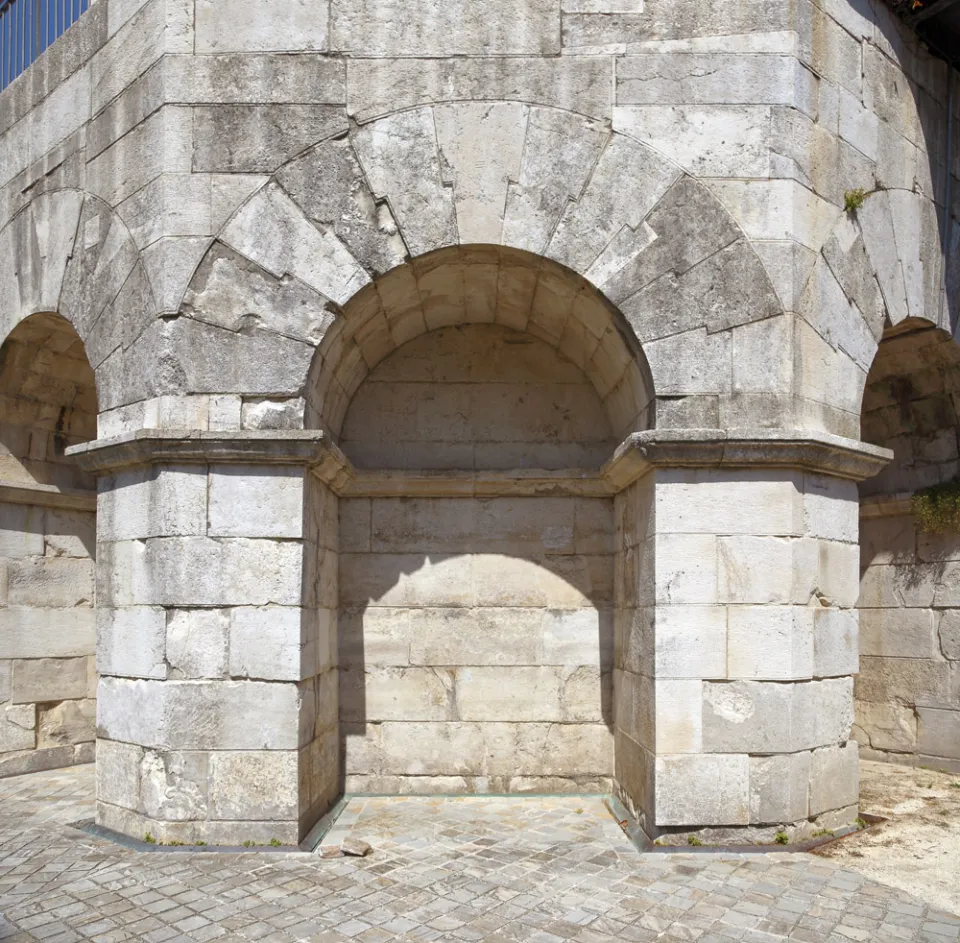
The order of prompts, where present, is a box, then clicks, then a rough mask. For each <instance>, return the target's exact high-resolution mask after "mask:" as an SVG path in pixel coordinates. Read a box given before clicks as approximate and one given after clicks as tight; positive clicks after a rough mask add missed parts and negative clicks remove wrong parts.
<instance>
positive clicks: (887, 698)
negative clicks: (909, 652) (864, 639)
mask: <svg viewBox="0 0 960 943" xmlns="http://www.w3.org/2000/svg"><path fill="white" fill-rule="evenodd" d="M950 667H951V666H950V662H946V661H926V660H924V659H921V658H888V657H886V656H875V655H863V656H862V657H861V658H860V674H859V676H858V677H857V698H858V700H861V701H870V702H872V703H880V704H883V703H895V704H904V705H913V704H918V703H932V704H936V703H944V702H948V701H949V699H950V698H951V697H953V696H954V695H953V688H952V683H953V681H952V679H951V672H950Z"/></svg>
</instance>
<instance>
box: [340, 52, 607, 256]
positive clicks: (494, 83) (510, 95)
mask: <svg viewBox="0 0 960 943" xmlns="http://www.w3.org/2000/svg"><path fill="white" fill-rule="evenodd" d="M611 79H612V76H611V72H610V64H609V63H608V62H603V61H601V60H599V59H560V58H552V59H538V58H526V57H519V56H510V57H499V56H485V57H476V58H474V57H470V58H460V57H456V58H434V57H433V56H431V57H430V58H426V59H404V58H401V59H393V58H381V57H377V58H373V59H353V60H351V62H350V70H349V86H348V111H349V112H350V114H351V116H352V117H353V118H354V119H355V120H357V121H358V122H360V123H365V122H367V121H368V120H370V119H371V118H376V117H380V116H381V115H386V114H391V113H393V112H395V111H400V110H402V109H406V108H412V107H415V106H417V105H430V104H434V103H436V102H444V101H491V100H492V101H503V100H507V101H510V100H513V101H523V102H530V103H531V104H537V105H547V106H550V109H551V110H552V109H554V108H557V109H560V108H563V109H569V111H577V112H580V114H581V115H584V114H585V115H590V116H591V117H594V118H605V117H608V116H609V114H610V111H611V104H612V102H611V95H610V83H611ZM537 110H542V111H546V109H534V110H533V111H534V112H535V111H537ZM557 120H558V121H559V120H563V118H562V117H561V115H560V114H559V113H558V114H557ZM567 120H569V121H570V122H571V123H573V122H577V123H584V124H585V122H583V119H582V118H581V117H580V116H579V115H576V116H574V115H568V117H567ZM534 121H535V118H534V114H533V113H531V127H529V128H528V130H527V147H528V148H529V146H530V135H531V129H532V127H533V122H534ZM571 147H574V148H575V147H576V145H571ZM568 159H569V155H567V154H555V155H554V157H553V162H554V168H555V169H556V170H560V168H561V167H562V166H563V164H565V163H566V162H567V160H568ZM528 166H529V165H528ZM582 179H585V174H584V177H583V178H582ZM529 183H530V181H529V179H528V180H525V181H522V182H521V185H529ZM558 189H559V188H558ZM579 189H580V188H579V187H577V186H574V187H573V188H572V189H570V190H569V192H570V193H574V192H579ZM556 215H557V218H559V215H560V210H559V209H558V211H557V214H556ZM505 244H506V245H515V246H518V248H527V247H526V246H519V245H518V244H517V243H516V242H514V241H512V240H510V239H507V240H505ZM544 244H545V240H544V242H542V243H541V244H540V248H542V247H543V245H544Z"/></svg>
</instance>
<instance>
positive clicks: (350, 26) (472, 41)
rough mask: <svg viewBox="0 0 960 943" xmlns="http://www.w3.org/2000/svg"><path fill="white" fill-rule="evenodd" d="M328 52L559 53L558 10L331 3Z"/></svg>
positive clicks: (460, 2) (500, 2)
mask: <svg viewBox="0 0 960 943" xmlns="http://www.w3.org/2000/svg"><path fill="white" fill-rule="evenodd" d="M330 23H331V25H330V37H331V38H330V49H331V51H333V52H340V53H346V54H348V55H351V56H354V57H370V58H378V57H381V56H416V57H421V58H428V57H431V56H483V55H500V56H502V55H524V54H527V55H531V54H532V55H540V56H551V55H557V54H558V53H559V52H560V7H559V5H558V4H556V3H554V2H552V0H529V2H527V3H524V4H523V6H521V7H519V8H518V7H517V6H516V4H512V3H509V2H506V0H491V2H489V3H487V4H485V5H484V7H483V9H482V10H481V9H479V8H478V7H476V6H475V5H474V4H472V3H470V2H469V0H454V2H451V3H438V2H436V0H413V2H410V3H404V4H400V3H395V2H390V3H386V4H384V3H382V2H379V0H359V2H356V0H354V2H350V0H333V2H332V4H331V8H330Z"/></svg>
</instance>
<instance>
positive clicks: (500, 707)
mask: <svg viewBox="0 0 960 943" xmlns="http://www.w3.org/2000/svg"><path fill="white" fill-rule="evenodd" d="M565 673H566V672H565V671H564V669H556V668H533V667H531V668H512V667H510V668H508V667H497V668H481V667H474V668H463V669H460V670H458V671H457V672H456V704H457V714H458V716H459V718H460V719H461V720H465V721H496V722H514V723H516V722H524V721H528V722H529V721H560V720H562V719H566V718H564V717H563V712H562V711H561V706H560V697H561V686H562V684H563V680H564V674H565ZM599 694H600V692H599V689H598V690H597V691H596V697H595V704H598V703H599V700H600V697H599Z"/></svg>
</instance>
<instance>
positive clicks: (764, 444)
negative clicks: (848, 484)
mask: <svg viewBox="0 0 960 943" xmlns="http://www.w3.org/2000/svg"><path fill="white" fill-rule="evenodd" d="M892 459H893V452H891V451H890V450H889V449H882V448H880V447H879V446H876V445H868V444H867V443H865V442H858V441H856V440H854V439H845V438H843V437H841V436H836V435H831V434H830V433H828V432H808V431H797V432H780V431H773V430H767V429H762V430H752V429H749V430H748V429H734V430H730V431H724V430H722V429H652V430H650V431H648V432H636V433H634V434H633V435H631V436H628V437H627V439H626V440H625V441H624V442H623V443H622V444H621V445H620V446H619V447H618V448H617V450H616V452H614V455H613V458H612V459H611V460H610V461H609V462H607V464H606V465H604V467H603V470H602V474H603V476H604V478H606V479H607V480H609V481H610V482H611V484H612V485H613V486H614V488H615V490H617V491H619V490H620V489H622V488H625V487H626V486H627V485H628V484H630V483H631V482H632V481H636V480H637V479H638V478H640V477H642V476H643V475H645V474H646V473H647V472H648V471H649V470H650V469H651V468H754V469H755V468H794V469H799V470H801V471H808V472H815V473H817V474H823V475H831V476H833V477H836V478H847V479H850V480H851V481H863V480H864V479H865V478H871V477H872V476H873V475H876V474H877V473H878V472H879V471H880V470H881V469H883V467H884V466H885V465H887V464H888V463H889V462H890V461H891V460H892Z"/></svg>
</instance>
